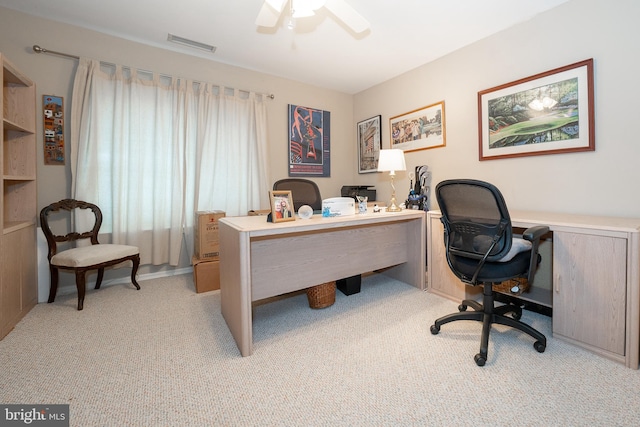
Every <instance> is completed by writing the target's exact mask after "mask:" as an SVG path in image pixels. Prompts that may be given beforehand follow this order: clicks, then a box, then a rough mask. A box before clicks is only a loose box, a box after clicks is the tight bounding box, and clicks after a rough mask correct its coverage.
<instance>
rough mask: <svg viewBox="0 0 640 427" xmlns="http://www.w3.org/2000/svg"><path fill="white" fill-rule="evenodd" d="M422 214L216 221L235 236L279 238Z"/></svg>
mask: <svg viewBox="0 0 640 427" xmlns="http://www.w3.org/2000/svg"><path fill="white" fill-rule="evenodd" d="M424 215H425V213H424V212H423V211H418V210H403V211H402V212H377V213H372V212H367V213H366V214H355V215H348V216H334V217H329V218H325V217H323V216H322V215H317V214H316V215H313V216H312V217H311V218H309V219H300V218H298V217H296V220H295V221H284V222H276V223H273V222H267V217H266V216H265V215H253V216H235V217H224V218H220V220H219V221H220V222H223V223H225V224H227V225H229V226H230V227H233V228H234V229H236V230H237V231H238V232H245V233H249V235H250V236H251V237H258V236H271V235H280V234H285V233H298V232H308V231H314V230H326V229H330V228H339V227H353V226H358V225H370V224H374V223H384V222H396V221H402V220H411V219H416V218H422V217H424Z"/></svg>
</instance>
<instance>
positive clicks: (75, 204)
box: [40, 199, 102, 259]
mask: <svg viewBox="0 0 640 427" xmlns="http://www.w3.org/2000/svg"><path fill="white" fill-rule="evenodd" d="M74 209H84V210H90V211H91V212H92V213H93V215H94V218H95V221H94V223H93V226H92V228H91V230H89V231H84V232H82V233H79V232H77V231H75V230H74V231H71V232H69V233H66V234H56V233H54V232H53V231H52V229H51V226H50V224H49V215H50V214H53V213H55V212H59V211H68V212H69V213H71V212H72V211H73V210H74ZM40 225H41V227H42V232H43V233H44V235H45V237H46V239H47V244H48V246H49V259H51V257H53V256H54V255H55V254H56V253H57V252H58V245H57V243H64V242H75V241H78V240H83V239H89V240H90V241H91V244H92V245H97V244H99V243H100V242H99V241H98V232H99V231H100V227H101V226H102V211H101V210H100V208H99V207H98V206H96V205H94V204H93V203H89V202H83V201H80V200H74V199H64V200H60V201H59V202H56V203H52V204H50V205H49V206H47V207H45V208H44V209H42V211H40Z"/></svg>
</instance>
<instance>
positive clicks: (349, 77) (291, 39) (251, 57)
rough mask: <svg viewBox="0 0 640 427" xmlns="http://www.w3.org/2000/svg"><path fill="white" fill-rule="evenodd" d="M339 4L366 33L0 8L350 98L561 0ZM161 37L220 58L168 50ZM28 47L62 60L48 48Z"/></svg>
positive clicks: (192, 16) (114, 6)
mask: <svg viewBox="0 0 640 427" xmlns="http://www.w3.org/2000/svg"><path fill="white" fill-rule="evenodd" d="M346 1H347V2H348V3H349V4H350V5H351V6H352V7H353V8H354V9H356V10H357V11H358V12H359V13H360V14H361V15H362V16H364V17H365V18H366V19H367V20H368V21H369V22H370V23H371V28H370V30H368V31H366V32H364V33H361V34H354V33H353V32H351V31H350V30H349V29H348V28H347V27H345V26H344V24H341V23H340V22H339V21H338V20H337V19H336V18H335V17H334V16H333V15H331V14H330V12H328V11H326V10H324V9H321V10H320V11H319V12H318V13H317V14H316V16H315V17H311V18H305V20H306V21H305V20H302V19H299V20H298V24H297V27H296V29H295V30H293V31H292V30H288V29H287V28H286V26H285V25H284V21H285V20H284V19H283V18H282V17H281V19H280V25H279V26H278V27H276V28H273V29H266V28H262V27H257V26H256V25H255V18H256V16H257V15H258V12H259V11H260V8H261V7H262V3H263V0H179V1H176V0H108V1H105V0H51V1H42V0H0V6H4V7H7V8H10V9H15V10H19V11H22V12H25V13H29V14H32V15H36V16H40V17H43V18H48V19H53V20H56V21H62V22H66V23H69V24H74V25H77V26H80V27H84V28H88V29H92V30H95V31H99V32H103V33H107V34H110V35H114V36H118V37H122V38H125V39H129V40H133V41H137V42H140V43H144V44H148V45H151V46H156V47H161V48H165V49H169V50H173V51H179V52H183V53H186V54H191V55H194V56H198V57H203V58H210V59H211V60H214V61H218V62H222V63H225V64H230V65H236V66H239V67H243V68H248V69H251V70H256V71H260V72H263V73H267V74H272V75H276V76H280V77H284V78H288V79H292V80H297V81H300V82H303V83H307V84H312V85H316V86H320V87H324V88H328V89H335V90H338V91H341V92H345V93H349V94H354V93H357V92H360V91H362V90H364V89H367V88H369V87H371V86H374V85H376V84H378V83H381V82H383V81H385V80H388V79H390V78H392V77H395V76H397V75H400V74H402V73H404V72H406V71H409V70H411V69H413V68H416V67H418V66H420V65H423V64H425V63H428V62H430V61H433V60H435V59H437V58H439V57H441V56H444V55H446V54H447V53H449V52H452V51H454V50H457V49H459V48H461V47H463V46H466V45H469V44H471V43H473V42H474V41H476V40H479V39H482V38H485V37H487V36H489V35H491V34H494V33H497V32H499V31H501V30H503V29H505V28H508V27H511V26H513V25H515V24H517V23H519V22H523V21H526V20H529V19H531V18H532V17H533V16H535V15H537V14H539V13H541V12H544V11H546V10H548V9H551V8H553V7H556V6H558V5H560V4H562V3H565V2H566V1H568V0H438V1H436V0H346ZM167 33H172V34H175V35H178V36H181V37H185V38H188V39H191V40H196V41H199V42H203V43H207V44H211V45H214V46H216V47H217V50H216V52H215V53H213V54H211V53H207V52H204V51H199V50H196V49H193V48H189V47H182V46H180V45H176V44H173V43H170V42H168V41H167ZM34 44H39V45H40V46H42V47H43V48H46V49H49V50H54V51H62V52H66V51H65V47H64V46H56V45H48V44H47V41H46V40H34ZM66 53H70V54H77V52H66ZM96 55H98V56H99V52H98V53H96ZM96 59H101V58H99V57H97V58H96Z"/></svg>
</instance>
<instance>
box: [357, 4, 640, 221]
mask: <svg viewBox="0 0 640 427" xmlns="http://www.w3.org/2000/svg"><path fill="white" fill-rule="evenodd" d="M638 16H640V3H639V2H636V1H632V0H613V1H609V2H603V1H597V0H573V1H570V2H568V3H565V4H564V5H562V6H560V7H558V8H555V9H553V10H551V11H549V12H547V13H544V14H541V15H539V16H538V17H536V18H534V19H532V20H530V21H528V22H525V23H523V24H521V25H517V26H515V27H512V28H511V29H508V30H506V31H503V32H501V33H499V34H496V35H494V36H491V37H489V38H487V39H484V40H482V41H480V42H477V43H475V44H473V45H471V46H468V47H465V48H463V49H461V50H459V51H456V52H454V53H453V54H450V55H448V56H446V57H443V58H441V59H439V60H437V61H435V62H432V63H430V64H427V65H424V66H422V67H419V68H417V69H415V70H413V71H411V72H408V73H406V74H404V75H401V76H399V77H397V78H394V79H392V80H390V81H387V82H385V83H383V84H380V85H378V86H376V87H374V88H371V89H369V90H366V91H363V92H361V93H359V94H357V95H356V96H355V98H354V101H355V102H354V120H355V121H359V120H363V119H365V118H368V117H371V116H373V115H376V114H382V118H383V125H384V126H383V129H382V132H383V147H386V148H388V146H389V144H390V142H389V141H390V139H389V129H388V127H389V118H390V117H393V116H395V115H398V114H402V113H404V112H408V111H411V110H413V109H416V108H419V107H422V106H426V105H430V104H432V103H434V102H438V101H441V100H444V101H445V114H446V118H445V119H446V138H447V141H446V147H443V148H435V149H429V150H422V151H417V152H412V153H407V155H406V160H407V164H408V166H409V165H411V167H413V166H415V165H419V164H426V165H428V166H429V167H430V169H431V170H432V172H433V175H432V181H431V184H432V185H431V187H432V189H433V188H435V185H436V184H437V183H438V182H440V181H442V180H444V179H449V178H463V177H464V178H476V179H483V180H488V181H490V182H493V183H494V184H496V185H497V186H498V187H499V188H500V189H501V190H502V192H503V193H504V196H505V199H506V201H507V204H508V205H509V206H510V207H511V208H513V209H530V210H543V211H554V212H568V213H579V214H592V215H593V214H595V215H612V216H625V217H640V198H639V197H638V195H637V191H636V190H637V187H638V183H639V182H640V167H638V163H639V160H640V144H638V137H637V136H636V135H635V133H634V127H633V126H634V124H635V121H636V120H637V117H636V116H637V114H636V113H637V112H636V111H635V103H636V101H637V98H638V95H639V90H638V84H637V82H636V79H637V78H638V75H639V74H640V73H639V72H638V71H639V69H640V56H639V55H637V41H638V40H640V26H638V24H637V17H638ZM430 43H437V40H432V41H422V42H420V43H417V48H420V49H428V48H429V44H430ZM383 56H384V55H383ZM588 58H593V59H594V73H595V116H596V123H595V131H596V133H595V137H596V151H595V152H583V153H570V154H555V155H544V156H534V157H524V158H512V159H496V160H490V161H482V162H481V161H479V160H478V115H477V114H478V107H477V94H478V92H479V91H482V90H484V89H488V88H492V87H495V86H498V85H501V84H504V83H508V82H511V81H514V80H518V79H520V78H524V77H528V76H532V75H534V74H537V73H540V72H544V71H548V70H551V69H554V68H558V67H561V66H564V65H569V64H572V63H575V62H578V61H581V60H584V59H588ZM402 177H403V176H402V175H399V178H402ZM396 187H397V188H401V189H405V191H406V189H408V187H409V182H408V177H407V174H404V179H403V180H402V182H400V183H399V184H398V185H397V186H396ZM379 188H380V189H383V190H385V189H387V188H388V187H387V186H383V185H379ZM379 192H380V190H379ZM387 194H389V192H388V191H387ZM431 207H432V208H433V207H436V204H435V201H434V200H432V202H431Z"/></svg>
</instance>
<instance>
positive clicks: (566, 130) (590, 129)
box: [478, 59, 595, 160]
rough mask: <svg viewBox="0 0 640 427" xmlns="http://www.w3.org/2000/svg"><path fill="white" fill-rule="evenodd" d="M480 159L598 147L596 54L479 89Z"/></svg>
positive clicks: (591, 149)
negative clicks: (595, 123) (499, 84)
mask: <svg viewBox="0 0 640 427" xmlns="http://www.w3.org/2000/svg"><path fill="white" fill-rule="evenodd" d="M478 122H479V123H478V132H479V154H480V160H492V159H500V158H508V157H522V156H538V155H542V154H559V153H570V152H576V151H593V150H595V137H594V135H595V133H594V112H593V59H588V60H585V61H581V62H577V63H575V64H571V65H567V66H565V67H561V68H556V69H554V70H551V71H547V72H544V73H540V74H536V75H534V76H531V77H527V78H524V79H520V80H517V81H514V82H511V83H507V84H503V85H501V86H497V87H494V88H491V89H487V90H483V91H481V92H478Z"/></svg>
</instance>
